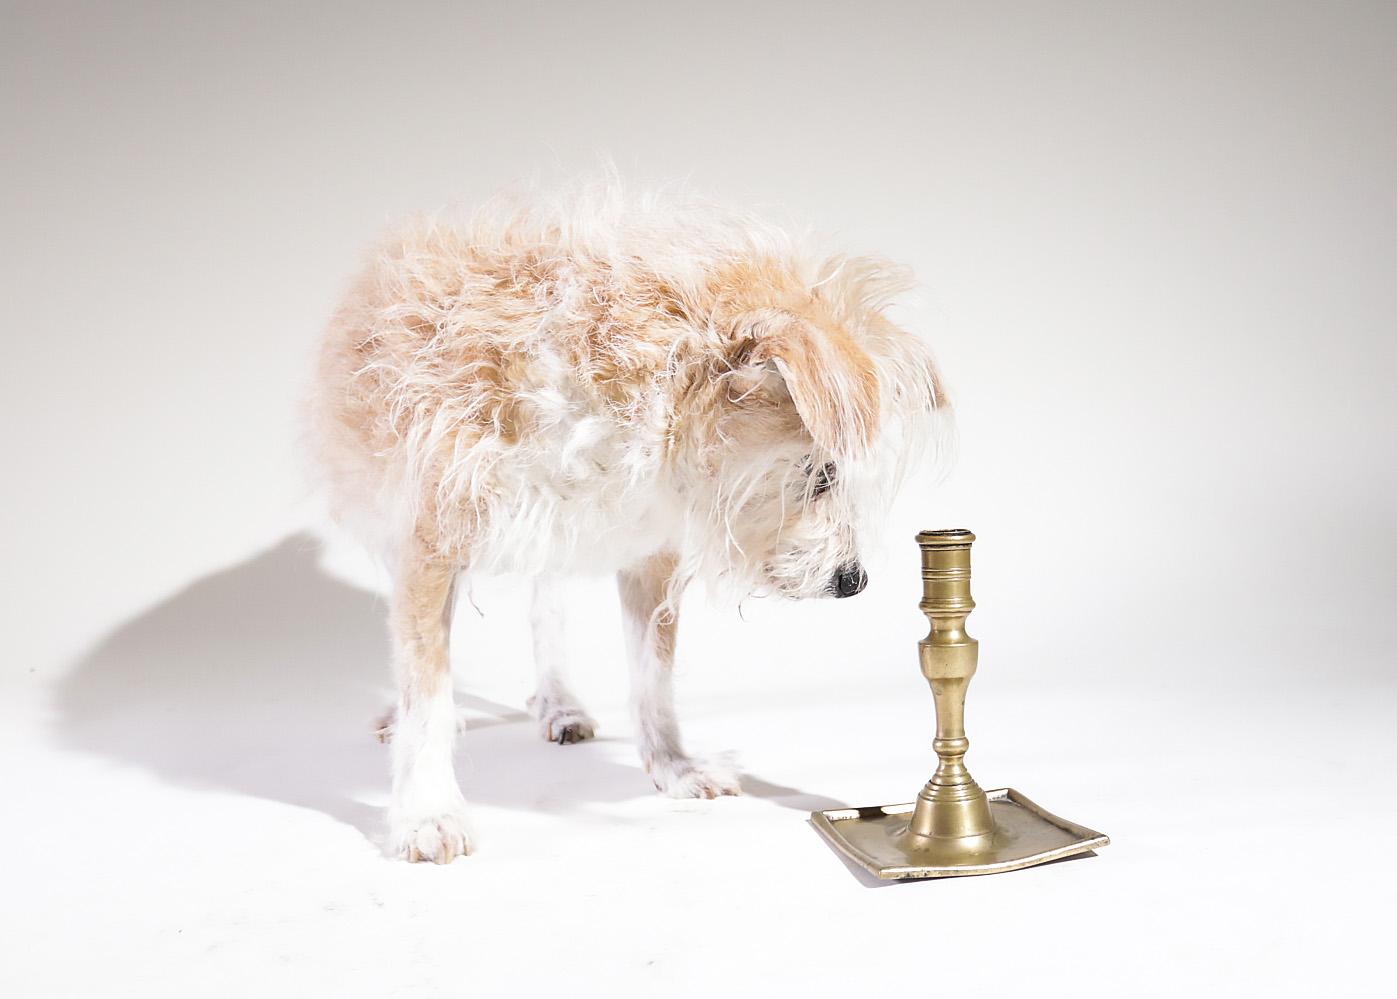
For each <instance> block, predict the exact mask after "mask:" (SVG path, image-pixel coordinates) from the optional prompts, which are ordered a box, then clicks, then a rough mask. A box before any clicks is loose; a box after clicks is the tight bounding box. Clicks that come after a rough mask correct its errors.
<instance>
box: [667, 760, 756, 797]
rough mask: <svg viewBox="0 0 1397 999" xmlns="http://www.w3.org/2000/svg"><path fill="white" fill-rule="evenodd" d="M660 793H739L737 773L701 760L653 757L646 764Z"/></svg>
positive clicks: (687, 794)
mask: <svg viewBox="0 0 1397 999" xmlns="http://www.w3.org/2000/svg"><path fill="white" fill-rule="evenodd" d="M645 769H646V770H647V771H649V773H650V779H651V780H653V781H654V782H655V787H657V788H659V790H660V793H661V794H667V795H669V796H670V797H671V798H717V797H719V796H721V795H725V794H741V793H742V784H741V783H739V781H738V779H737V774H736V773H734V772H733V771H732V770H729V769H728V768H727V767H723V766H718V765H717V764H713V763H706V762H704V761H703V760H691V759H687V758H683V757H681V758H679V759H673V760H656V761H654V762H653V763H651V764H650V765H649V766H648V767H646V768H645Z"/></svg>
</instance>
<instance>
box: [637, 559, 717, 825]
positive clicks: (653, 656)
mask: <svg viewBox="0 0 1397 999" xmlns="http://www.w3.org/2000/svg"><path fill="white" fill-rule="evenodd" d="M674 568H675V561H674V558H673V556H670V555H657V556H653V557H651V558H650V559H648V560H647V561H645V562H644V563H642V564H641V565H639V566H636V567H635V568H633V569H628V570H625V571H623V572H620V573H618V574H617V584H618V587H619V589H620V591H621V610H622V614H623V617H624V620H625V628H626V646H627V649H628V651H629V653H630V659H631V709H632V712H633V713H634V716H635V724H636V731H637V733H638V735H639V739H640V762H641V763H642V764H643V765H644V767H645V771H646V772H647V773H648V774H649V775H650V779H651V780H653V781H654V782H655V786H656V787H657V788H659V789H660V791H662V792H663V793H665V794H667V795H669V796H670V797H673V798H716V797H718V796H719V795H723V794H741V793H742V788H741V785H740V784H739V783H738V780H737V776H736V775H735V774H733V773H732V772H730V771H728V770H727V769H725V768H723V767H720V766H716V765H714V764H712V763H706V762H704V761H702V760H695V759H691V758H690V757H689V756H687V755H686V754H685V753H684V747H683V744H682V743H681V741H680V737H679V720H678V718H677V717H676V716H675V713H674V684H673V673H674V646H675V641H676V640H677V638H678V635H679V617H678V608H666V609H665V610H664V611H661V610H660V608H661V605H662V604H663V603H664V600H665V595H666V588H667V587H668V586H669V584H670V578H671V577H672V575H673V573H674Z"/></svg>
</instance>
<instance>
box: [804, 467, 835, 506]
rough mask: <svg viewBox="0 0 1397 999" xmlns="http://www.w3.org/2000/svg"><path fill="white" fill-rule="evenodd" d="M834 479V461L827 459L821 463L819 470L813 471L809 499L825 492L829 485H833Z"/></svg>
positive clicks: (827, 490)
mask: <svg viewBox="0 0 1397 999" xmlns="http://www.w3.org/2000/svg"><path fill="white" fill-rule="evenodd" d="M834 480H835V467H834V462H832V461H827V462H825V463H824V464H823V465H821V466H820V468H819V470H818V471H817V472H816V473H815V476H814V482H813V483H812V484H811V486H810V497H811V499H814V498H815V497H817V496H823V495H824V494H825V493H827V492H829V490H830V487H831V486H833V485H834Z"/></svg>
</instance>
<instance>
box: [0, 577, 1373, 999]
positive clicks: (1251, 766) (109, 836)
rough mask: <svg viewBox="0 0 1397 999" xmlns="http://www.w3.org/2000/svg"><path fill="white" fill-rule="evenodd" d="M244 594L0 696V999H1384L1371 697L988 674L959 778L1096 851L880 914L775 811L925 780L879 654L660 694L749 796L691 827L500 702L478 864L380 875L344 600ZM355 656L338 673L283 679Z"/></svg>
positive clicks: (359, 605)
mask: <svg viewBox="0 0 1397 999" xmlns="http://www.w3.org/2000/svg"><path fill="white" fill-rule="evenodd" d="M283 568H284V567H283ZM248 571H250V572H251V573H252V576H251V577H249V576H248V575H247V574H246V573H244V575H243V576H241V577H237V576H236V575H235V576H234V577H228V578H223V577H217V578H212V579H210V580H209V581H206V582H205V583H203V584H200V587H196V588H194V589H193V590H191V591H190V592H188V593H186V594H183V595H181V596H179V597H177V598H175V599H174V600H172V602H171V603H170V604H168V605H166V607H165V608H164V609H163V610H162V609H159V608H157V609H156V610H154V611H152V612H151V613H150V614H147V615H145V616H143V617H141V618H139V619H136V620H133V621H132V622H130V623H128V624H127V625H126V626H124V627H123V628H120V629H118V630H117V631H115V632H114V633H113V634H111V635H110V636H108V637H107V638H106V639H105V640H103V641H102V642H101V643H99V644H98V646H97V647H96V648H94V649H93V650H92V651H91V652H90V653H89V654H88V655H86V656H85V657H83V658H82V659H81V660H80V661H79V662H77V663H75V664H74V665H73V666H72V667H71V668H70V669H68V670H66V671H64V672H57V671H55V672H51V673H50V672H46V671H44V670H36V671H35V672H33V673H31V674H29V675H28V677H27V679H25V678H16V679H11V680H7V681H5V686H4V687H3V689H0V695H2V696H3V702H2V706H0V712H3V715H2V716H0V748H2V749H3V759H4V761H5V763H4V770H5V772H6V773H7V774H8V777H7V778H6V780H5V786H4V790H5V801H6V809H5V817H4V821H3V824H0V848H3V856H4V857H5V858H6V863H7V867H8V870H7V872H6V874H5V876H4V878H3V882H4V890H3V892H0V951H3V954H4V957H3V959H2V960H0V995H5V996H15V997H30V996H73V995H79V994H93V995H117V996H120V995H140V996H147V997H149V996H166V995H171V996H173V995H186V994H196V995H201V996H205V995H229V996H247V995H259V996H280V995H293V994H296V995H311V996H336V997H346V996H360V995H363V996H384V995H388V996H396V995H403V996H416V995H437V994H441V995H455V994H473V995H486V996H493V995H505V994H510V995H545V994H550V993H551V994H559V995H607V996H630V995H636V996H641V995H646V996H648V995H659V996H670V995H715V994H731V995H749V994H756V993H758V991H760V992H762V993H764V994H771V993H772V990H775V994H791V995H795V994H800V993H804V994H807V995H833V994H836V993H843V992H847V991H849V990H860V991H863V990H872V989H879V990H883V989H906V990H908V992H909V993H910V994H914V995H947V996H950V995H1006V994H1010V993H1017V992H1021V991H1023V990H1026V989H1029V988H1031V989H1032V990H1033V991H1034V992H1036V993H1038V994H1043V995H1057V994H1061V995H1066V994H1073V995H1109V996H1119V995H1132V996H1134V995H1170V996H1177V995H1180V994H1193V995H1232V996H1236V995H1268V996H1274V995H1311V996H1313V995H1345V994H1349V995H1353V994H1376V993H1377V992H1379V991H1382V990H1383V989H1384V988H1385V987H1386V986H1385V984H1384V983H1386V982H1387V972H1386V970H1385V969H1387V968H1388V967H1389V958H1388V954H1387V948H1388V946H1389V944H1390V936H1391V930H1390V911H1389V910H1390V902H1391V897H1392V891H1393V888H1394V878H1393V874H1394V861H1393V851H1392V839H1393V830H1394V828H1397V809H1394V806H1393V804H1392V799H1391V795H1390V792H1391V773H1392V770H1393V766H1394V763H1397V749H1394V737H1393V731H1394V726H1393V717H1394V712H1393V698H1392V693H1393V691H1392V688H1391V687H1386V688H1381V687H1373V686H1366V687H1360V686H1356V685H1352V684H1350V685H1347V686H1340V687H1338V688H1337V689H1331V688H1329V687H1327V686H1325V685H1323V684H1322V683H1318V682H1316V683H1314V684H1306V685H1301V684H1299V683H1292V682H1288V681H1287V682H1286V683H1282V684H1278V685H1268V686H1259V685H1255V684H1252V685H1241V684H1234V685H1231V686H1228V685H1227V684H1219V683H1218V682H1217V681H1216V679H1214V678H1213V677H1211V676H1210V675H1209V673H1208V671H1207V669H1205V668H1201V667H1200V668H1199V669H1196V670H1187V671H1179V672H1178V673H1175V674H1167V675H1160V676H1159V677H1158V679H1157V682H1155V683H1154V686H1148V685H1144V686H1142V685H1140V684H1136V685H1133V686H1127V685H1125V684H1120V685H1115V686H1112V685H1103V684H1101V683H1094V684H1092V685H1090V686H1089V687H1087V688H1086V689H1074V688H1073V687H1072V685H1070V684H1063V683H1061V682H1060V681H1061V678H1060V677H1054V678H1045V680H1044V682H1043V683H1041V684H1038V685H1028V684H1023V683H1020V684H1017V685H1007V684H1004V683H996V682H993V681H992V680H991V679H990V677H989V676H984V677H983V679H984V682H983V683H982V684H981V681H979V680H977V684H981V685H980V687H977V688H975V689H973V690H972V695H971V711H970V733H971V738H972V742H973V746H972V750H971V754H970V757H969V762H970V763H971V765H972V770H973V771H974V772H975V773H976V775H977V776H978V777H979V778H980V780H981V782H982V783H983V784H984V785H985V786H987V787H995V786H1001V785H1004V784H1010V785H1012V786H1014V787H1016V788H1018V789H1019V790H1021V791H1023V792H1024V793H1026V794H1028V795H1029V796H1030V797H1032V798H1034V799H1036V800H1037V801H1039V802H1040V803H1041V804H1043V805H1044V806H1045V807H1047V808H1049V809H1051V810H1053V811H1056V812H1058V813H1059V814H1062V815H1064V816H1066V817H1068V818H1072V819H1075V820H1077V821H1079V822H1082V823H1083V824H1086V825H1089V826H1092V827H1095V828H1098V829H1101V830H1103V831H1105V832H1107V833H1108V834H1109V835H1110V836H1111V837H1112V841H1113V842H1112V845H1111V846H1110V847H1109V848H1107V849H1106V850H1104V851H1102V852H1101V853H1100V854H1099V855H1096V856H1088V857H1084V858H1080V859H1076V860H1069V861H1064V862H1060V863H1057V864H1052V865H1047V866H1044V867H1040V868H1036V869H1031V870H1025V871H1020V872H1015V873H1012V874H1006V875H1001V876H996V877H985V878H966V879H950V880H944V881H930V882H917V883H890V884H878V883H877V882H872V881H870V880H868V879H866V878H863V877H860V876H858V875H857V873H856V872H855V871H853V870H852V869H851V868H850V867H849V866H847V865H846V864H845V863H844V862H843V861H841V859H840V858H839V857H838V856H837V855H836V854H835V853H834V852H832V851H831V850H830V849H829V848H828V847H827V846H826V845H825V844H824V842H823V841H822V840H821V839H820V838H819V836H818V835H817V834H816V833H815V832H814V830H813V829H812V828H811V827H810V825H809V824H808V822H807V814H808V812H809V811H810V810H811V809H814V808H825V807H835V806H838V805H844V804H876V803H886V802H892V801H905V800H907V799H909V798H910V797H911V795H912V794H914V793H915V791H916V789H917V787H918V786H919V785H920V783H921V782H922V781H923V780H924V779H925V778H926V776H927V775H928V774H929V772H930V769H931V763H930V762H929V761H930V757H931V754H930V749H929V740H930V697H929V695H928V694H927V692H926V690H925V687H924V685H923V684H922V682H921V680H920V678H919V677H918V676H917V675H916V672H915V662H914V659H913V658H912V657H911V656H910V655H909V658H908V660H907V662H906V668H905V670H897V671H892V672H888V671H885V670H880V671H878V674H877V676H876V677H874V678H872V679H869V678H867V677H862V676H860V675H858V673H857V671H851V672H850V673H849V675H848V678H847V680H846V681H845V682H844V683H842V684H839V683H832V682H828V681H827V680H822V681H821V682H819V683H817V684H812V685H811V686H810V687H802V686H801V685H800V684H799V683H791V682H790V681H786V689H785V693H784V694H783V695H782V696H780V697H779V698H774V697H773V696H772V694H771V690H770V688H769V687H767V688H763V687H760V686H759V685H758V686H754V690H756V691H758V693H756V694H753V693H749V692H747V691H741V690H734V689H733V687H732V678H731V676H730V675H728V674H724V675H723V676H722V678H721V683H720V682H719V681H718V680H712V681H710V680H709V678H708V675H707V674H705V673H704V672H703V671H702V670H700V669H697V668H695V669H693V670H691V671H689V672H688V673H686V675H685V678H684V680H685V685H684V698H683V702H684V712H683V713H684V716H685V718H686V720H687V723H688V724H687V734H688V737H689V741H690V743H691V745H692V746H694V747H698V748H702V749H708V750H715V749H716V750H727V749H732V750H736V751H737V752H738V754H739V755H738V761H739V763H740V765H741V767H742V769H743V771H744V773H745V774H746V777H745V778H744V782H745V788H746V792H747V793H746V795H745V796H744V797H742V798H739V799H725V800H719V801H671V800H666V799H662V798H660V797H658V796H656V795H655V794H654V793H653V792H652V790H651V788H650V785H649V783H648V781H647V779H646V778H645V776H644V775H643V774H642V773H641V771H640V770H639V768H638V766H637V764H636V760H635V757H634V753H633V750H632V748H631V746H630V744H629V741H628V739H627V734H628V725H627V722H626V719H625V713H624V710H623V709H622V704H621V701H620V699H619V697H617V698H610V699H606V698H604V699H603V701H604V703H602V704H600V705H594V709H595V710H596V712H597V714H598V715H599V716H600V721H601V723H602V728H601V736H602V737H601V738H599V739H598V740H596V741H594V742H590V743H586V744H581V745H576V746H567V747H559V746H554V745H550V744H546V743H544V742H542V741H541V740H540V739H539V738H538V737H537V735H536V732H535V729H534V726H533V724H532V723H531V722H530V721H529V720H527V719H526V718H525V716H524V715H523V714H522V712H521V710H520V704H521V702H520V701H518V700H516V701H515V703H509V704H506V703H501V701H502V700H505V698H502V697H500V696H497V695H495V694H493V693H492V694H491V695H490V696H488V697H487V696H481V695H480V694H479V692H478V690H477V692H476V693H472V692H471V690H470V689H465V690H463V692H462V702H463V705H464V706H465V708H466V712H467V714H468V716H469V718H470V719H471V722H472V724H471V728H470V730H469V731H468V733H467V734H466V735H465V736H464V738H463V740H462V744H461V748H460V753H459V758H458V759H459V770H460V773H461V778H462V783H463V785H464V786H465V788H466V792H467V796H468V797H469V798H471V799H472V800H473V802H474V805H475V812H474V814H475V820H476V823H477V826H478V837H477V839H478V849H477V852H476V853H475V855H473V856H471V857H469V858H466V859H464V860H461V861H458V862H456V863H454V864H452V865H450V866H449V867H433V866H426V865H416V866H414V865H409V864H406V863H400V862H397V861H393V860H389V859H386V858H385V857H384V856H383V855H382V854H381V852H380V850H379V848H378V846H377V837H378V835H379V833H380V826H379V815H378V811H377V806H378V805H380V804H381V803H382V801H383V798H384V795H385V791H386V776H385V751H384V749H383V747H381V746H379V745H378V744H377V743H376V742H375V741H374V739H373V738H372V736H371V728H372V721H373V716H374V712H375V711H376V710H377V709H378V707H379V705H380V698H381V697H382V692H381V690H380V689H379V688H378V686H377V684H378V682H379V680H380V678H379V677H378V676H377V674H376V673H371V672H369V669H370V663H371V661H373V660H375V659H376V658H377V657H378V656H379V654H380V653H381V647H382V638H381V637H378V629H379V627H380V625H379V621H378V619H377V616H376V614H375V613H374V608H373V605H372V601H371V599H370V598H367V597H363V598H362V599H361V597H360V596H359V595H351V591H349V590H348V589H347V588H344V589H342V590H341V589H340V588H336V589H333V590H330V589H325V590H322V591H320V593H319V596H316V597H315V599H316V600H319V601H320V611H321V612H323V613H321V616H319V617H316V616H315V615H311V616H310V617H309V619H307V617H306V616H305V614H304V610H305V609H304V608H295V611H296V612H295V613H292V609H290V608H288V609H287V612H286V613H285V614H284V615H282V614H279V613H278V612H276V609H275V607H274V606H273V605H271V604H265V603H264V604H257V603H256V601H257V587H256V586H255V585H250V584H255V583H256V582H257V580H256V572H257V571H258V570H256V569H255V568H254V569H252V570H248ZM230 579H231V580H232V582H230ZM234 583H236V587H240V588H241V589H237V588H230V587H233V586H234ZM327 594H329V595H327ZM335 594H338V596H336V595H335ZM240 601H246V602H247V604H246V606H248V607H251V609H250V610H248V611H247V612H246V614H245V615H243V613H242V612H240V611H239V607H241V606H244V604H242V603H240ZM336 601H340V602H339V603H337V602H336ZM341 604H343V606H341ZM172 608H174V609H176V610H178V612H179V613H178V614H177V615H176V614H175V613H174V610H172ZM351 610H352V611H353V613H347V612H348V611H351ZM307 620H309V621H310V622H311V624H312V625H313V627H309V628H308V627H307V626H306V625H305V622H306V621H307ZM336 621H338V622H339V624H338V625H336V626H335V628H333V629H332V628H330V627H327V625H329V624H332V623H333V622H336ZM332 630H333V631H334V633H333V634H331V633H330V631H332ZM307 631H310V632H312V633H309V634H308V633H307ZM913 637H914V638H915V636H913ZM356 646H363V647H364V650H365V651H364V652H363V653H362V654H361V656H360V658H362V659H363V660H364V665H363V667H362V668H361V666H360V665H359V661H358V659H356V660H355V662H354V663H352V664H350V665H348V666H345V664H343V663H339V664H334V663H330V664H327V665H326V666H325V667H324V668H316V667H312V668H308V667H306V665H305V663H304V662H303V660H304V659H305V658H306V657H307V656H309V655H310V654H311V651H310V650H312V649H317V650H319V652H320V653H324V652H325V651H326V650H329V651H330V652H332V653H334V655H332V656H331V658H334V657H335V655H338V654H339V653H341V652H342V653H344V655H346V656H351V655H353V654H354V653H353V652H352V650H353V649H354V648H355V647H356ZM331 668H343V669H345V670H346V676H345V677H344V679H343V681H342V682H329V676H330V674H329V672H328V670H330V669H331ZM1048 679H1052V680H1054V681H1055V682H1053V683H1049V682H1048Z"/></svg>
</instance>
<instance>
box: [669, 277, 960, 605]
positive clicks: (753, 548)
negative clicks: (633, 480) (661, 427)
mask: <svg viewBox="0 0 1397 999" xmlns="http://www.w3.org/2000/svg"><path fill="white" fill-rule="evenodd" d="M903 281H904V278H903V275H902V272H900V271H897V270H894V269H892V268H890V267H889V266H888V265H885V264H882V263H880V262H877V261H868V260H858V261H849V260H836V261H830V262H828V263H826V264H825V265H824V267H823V268H822V269H821V270H820V271H819V272H817V273H816V274H815V275H813V276H812V279H811V280H808V281H805V282H801V281H798V280H795V279H793V278H792V277H791V276H789V275H784V276H782V277H781V278H780V279H779V280H771V279H768V280H767V281H766V282H765V283H764V284H763V283H757V287H756V288H755V289H748V292H749V293H748V295H747V296H746V297H745V298H744V297H740V296H734V303H733V304H735V305H736V306H737V307H736V308H734V309H733V311H732V313H731V315H730V317H729V318H728V323H729V325H728V330H729V331H730V333H729V336H728V337H727V338H726V344H727V349H726V351H725V353H724V357H723V361H722V370H721V371H720V372H719V373H718V375H717V376H716V377H715V378H713V379H712V381H713V383H714V391H713V392H712V393H711V394H710V395H709V396H708V405H709V407H710V411H711V413H712V414H713V418H712V421H711V427H710V428H709V431H710V432H709V433H707V434H705V435H704V436H705V439H706V441H707V444H708V448H707V451H708V454H707V456H706V457H707V460H706V461H705V462H704V463H703V467H704V469H705V471H706V474H707V480H706V481H705V482H703V483H702V484H700V485H699V487H698V489H697V492H698V493H699V495H700V498H701V500H702V502H703V503H704V504H705V512H706V513H707V516H708V521H709V523H710V526H711V527H712V528H713V529H714V534H715V535H717V537H718V538H720V539H721V546H722V547H723V549H724V557H723V561H724V563H725V564H724V565H723V568H722V571H723V574H724V575H727V576H728V577H729V578H730V579H731V580H732V581H733V582H739V583H740V584H741V585H743V586H744V588H746V589H754V590H766V591H774V592H776V593H779V594H781V595H783V596H787V597H795V598H803V597H820V596H831V597H848V596H853V595H855V594H857V593H859V592H861V591H862V590H863V588H864V586H865V585H866V584H867V580H868V577H867V574H866V573H865V571H864V568H863V562H862V558H861V555H862V549H863V546H864V544H865V543H867V541H868V540H869V538H870V536H871V535H872V534H873V533H874V530H875V528H876V527H877V522H878V521H879V520H880V519H881V517H882V515H884V514H885V513H886V511H887V508H888V506H889V505H890V503H891V500H892V497H893V494H894V492H895V491H896V488H897V485H898V483H899V480H900V478H901V475H902V472H903V471H904V468H905V466H906V464H907V460H908V459H909V458H910V457H912V456H914V455H915V454H916V453H917V452H919V451H921V450H923V449H924V448H925V446H926V445H927V444H929V443H932V440H933V438H934V437H935V431H936V428H937V426H938V424H939V416H940V415H942V414H943V412H944V406H945V404H944V400H943V397H942V393H941V389H940V382H939V376H938V373H937V370H936V367H935V364H934V363H933V361H932V358H931V355H930V353H929V352H928V351H927V350H926V348H925V347H924V346H923V345H922V343H921V342H920V341H919V340H917V339H916V338H915V337H913V336H912V335H911V334H908V333H906V332H904V331H902V330H900V329H898V328H897V327H896V326H895V325H893V323H892V322H890V321H889V320H888V318H887V317H886V316H885V315H884V312H883V309H884V306H885V305H886V303H887V300H888V298H889V297H890V295H891V294H892V293H893V292H895V291H897V290H899V289H900V288H901V287H902V286H903ZM754 299H755V301H754ZM754 306H755V307H754ZM710 547H716V545H710Z"/></svg>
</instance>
